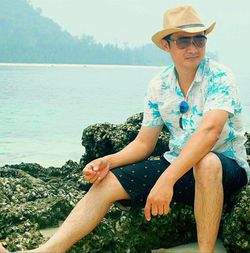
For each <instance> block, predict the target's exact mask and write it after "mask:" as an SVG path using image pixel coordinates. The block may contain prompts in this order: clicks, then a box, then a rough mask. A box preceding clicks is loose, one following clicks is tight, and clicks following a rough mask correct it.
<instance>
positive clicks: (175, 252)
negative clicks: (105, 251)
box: [41, 228, 226, 253]
mask: <svg viewBox="0 0 250 253" xmlns="http://www.w3.org/2000/svg"><path fill="white" fill-rule="evenodd" d="M57 229H58V228H47V229H42V230H41V233H42V235H43V236H46V237H51V236H52V235H53V234H54V233H55V232H56V230H57ZM183 252H185V253H195V252H198V244H197V243H188V244H184V245H179V246H177V247H173V248H170V249H156V250H152V253H183ZM214 253H226V249H225V248H224V246H223V244H222V241H221V240H219V239H218V240H217V243H216V248H215V251H214Z"/></svg>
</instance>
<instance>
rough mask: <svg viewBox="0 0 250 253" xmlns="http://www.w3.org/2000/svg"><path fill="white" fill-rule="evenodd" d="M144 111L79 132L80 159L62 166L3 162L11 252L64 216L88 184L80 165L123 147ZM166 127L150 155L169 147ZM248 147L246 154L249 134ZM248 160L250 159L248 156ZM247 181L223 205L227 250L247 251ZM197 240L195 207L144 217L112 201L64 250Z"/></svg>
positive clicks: (1, 220)
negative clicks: (82, 149)
mask: <svg viewBox="0 0 250 253" xmlns="http://www.w3.org/2000/svg"><path fill="white" fill-rule="evenodd" d="M141 120H142V115H141V114H137V115H134V116H133V117H131V118H129V119H128V120H127V121H126V123H125V124H122V125H113V124H108V123H105V124H95V125H93V126H89V127H87V128H86V129H84V131H83V137H82V143H83V145H84V146H85V149H86V153H85V154H84V155H83V157H82V159H81V161H80V162H79V163H76V162H73V161H68V162H67V163H66V164H65V165H64V166H62V167H61V168H55V167H49V168H43V167H41V166H40V165H38V164H24V163H22V164H19V165H6V166H4V167H2V168H0V241H2V242H3V243H4V244H5V245H6V246H7V247H8V249H9V250H11V251H16V250H22V249H29V248H34V247H35V246H37V245H38V244H40V243H42V242H43V241H44V240H46V238H44V237H43V236H42V235H41V233H40V231H39V229H41V228H44V227H47V226H53V225H55V224H58V222H59V221H60V220H63V219H65V217H66V216H67V215H68V213H69V212H70V210H71V209H72V208H73V206H74V205H75V204H76V202H77V201H78V200H79V199H80V198H82V196H83V195H84V194H85V193H86V191H87V190H88V189H89V187H90V185H89V184H87V183H86V182H84V180H83V178H82V168H83V166H84V165H85V164H86V163H88V162H89V161H91V160H92V159H94V158H97V157H100V156H103V155H106V154H109V153H113V152H116V151H119V150H121V149H122V148H123V147H124V146H125V145H127V144H128V143H129V142H130V141H132V140H133V139H134V138H135V136H136V135H137V133H138V131H139V129H140V126H141ZM168 138H169V133H168V132H167V129H164V130H163V131H162V133H161V135H160V137H159V141H158V143H157V146H156V149H155V151H154V153H153V154H152V156H151V157H150V158H149V159H155V158H157V157H158V156H159V155H161V154H162V153H163V152H164V151H166V149H167V148H168ZM247 138H248V142H247V143H246V148H247V152H248V154H250V135H249V134H247ZM248 162H250V161H249V160H248ZM249 203H250V185H247V186H245V187H243V188H242V189H241V191H240V192H239V193H238V194H236V195H235V196H233V197H232V199H231V202H230V204H229V205H227V206H225V208H224V214H223V219H222V225H221V229H220V236H221V238H222V240H223V243H224V245H225V247H226V249H227V251H228V252H243V253H244V252H250V218H249V217H250V209H249ZM195 240H196V228H195V220H194V214H193V208H192V207H190V206H185V205H180V204H176V203H172V211H171V213H170V214H169V215H167V216H166V217H161V218H156V217H154V218H153V219H152V220H151V222H147V221H145V218H144V214H143V209H136V210H133V211H129V212H126V211H121V210H120V209H118V208H117V207H116V205H114V206H113V207H112V208H111V210H110V211H109V212H108V214H107V215H106V217H105V219H104V220H103V221H102V222H101V223H100V225H99V226H98V227H97V228H96V229H95V230H94V231H93V232H92V233H91V234H90V235H88V236H87V237H86V238H85V239H83V240H81V241H80V242H78V243H77V244H75V245H74V246H73V247H72V248H71V249H70V250H69V251H68V252H71V253H73V252H77V253H79V252H85V253H88V252H89V253H90V252H91V253H94V252H103V253H108V252H115V253H124V252H131V253H141V252H143V253H146V252H151V250H152V249H156V248H168V247H172V246H175V245H179V244H182V243H187V242H191V241H195Z"/></svg>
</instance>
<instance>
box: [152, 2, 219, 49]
mask: <svg viewBox="0 0 250 253" xmlns="http://www.w3.org/2000/svg"><path fill="white" fill-rule="evenodd" d="M215 24H216V22H214V23H212V24H211V25H210V26H205V25H204V24H203V23H202V21H201V19H200V17H199V15H198V14H197V12H196V11H195V10H194V9H193V8H192V7H191V6H180V7H176V8H173V9H169V10H168V11H166V12H165V14H164V18H163V30H161V31H159V32H157V33H156V34H154V35H153V36H152V41H153V42H154V43H155V44H156V46H158V47H159V48H161V49H164V48H163V45H162V43H161V40H162V39H163V38H164V37H166V36H167V35H169V34H172V33H175V32H188V33H196V32H204V34H205V35H206V34H208V33H210V32H211V31H212V30H213V29H214V26H215Z"/></svg>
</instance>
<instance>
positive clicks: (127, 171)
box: [112, 152, 247, 207]
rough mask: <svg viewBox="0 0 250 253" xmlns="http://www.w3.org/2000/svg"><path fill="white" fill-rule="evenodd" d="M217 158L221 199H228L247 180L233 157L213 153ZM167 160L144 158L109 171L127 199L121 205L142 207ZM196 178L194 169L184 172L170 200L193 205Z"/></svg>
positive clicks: (244, 172)
mask: <svg viewBox="0 0 250 253" xmlns="http://www.w3.org/2000/svg"><path fill="white" fill-rule="evenodd" d="M214 153H215V154H216V155H217V156H218V157H219V159H220V161H221V164H222V169H223V172H222V174H223V189H224V200H225V201H227V200H228V199H229V197H230V196H231V195H232V193H235V192H236V191H238V190H239V189H240V188H241V187H242V186H244V185H245V184H246V183H247V176H246V171H245V170H244V169H243V168H241V167H240V166H239V165H238V164H237V163H236V161H235V160H233V159H230V158H228V157H226V156H224V155H222V154H219V153H216V152H214ZM169 165H170V163H169V162H168V161H167V160H166V159H165V158H164V157H162V158H160V159H159V160H146V161H142V162H139V163H135V164H131V165H127V166H124V167H120V168H115V169H113V170H112V172H113V174H114V175H115V176H116V177H117V179H118V180H119V182H120V183H121V185H122V186H123V188H124V189H125V191H126V192H127V193H128V194H129V196H130V200H122V201H119V203H121V204H122V205H123V206H131V207H139V206H144V205H145V203H146V200H147V196H148V194H149V192H150V191H151V189H152V187H153V186H154V184H155V183H156V181H157V179H158V178H159V177H160V175H161V174H162V173H163V172H164V171H165V170H166V168H167V167H168V166H169ZM194 189H195V180H194V175H193V169H191V170H189V171H188V172H187V173H186V174H185V175H183V176H182V177H181V178H180V179H179V180H178V181H177V182H176V183H175V185H174V195H173V199H172V201H174V202H179V203H184V204H189V205H193V203H194Z"/></svg>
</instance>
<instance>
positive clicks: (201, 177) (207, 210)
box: [194, 153, 223, 253]
mask: <svg viewBox="0 0 250 253" xmlns="http://www.w3.org/2000/svg"><path fill="white" fill-rule="evenodd" d="M194 173H195V180H196V182H195V203H194V212H195V218H196V224H197V225H196V226H197V237H198V244H199V252H206V253H212V252H213V250H214V247H215V244H216V240H217V235H218V231H219V226H220V220H221V214H222V209H223V186H222V167H221V162H220V160H219V158H218V157H217V156H216V155H215V154H213V153H209V154H208V155H207V156H205V157H204V158H203V159H202V160H201V161H200V162H199V163H198V164H197V166H195V168H194Z"/></svg>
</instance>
